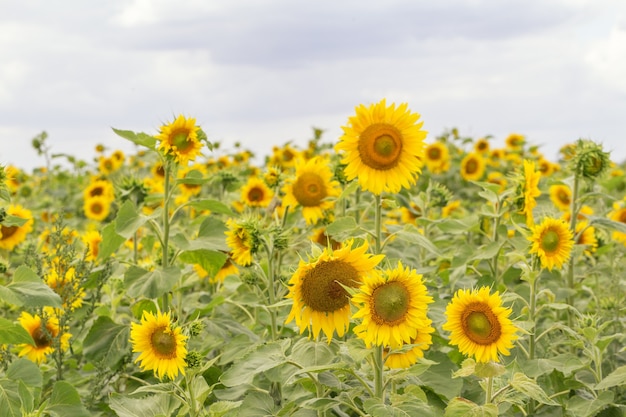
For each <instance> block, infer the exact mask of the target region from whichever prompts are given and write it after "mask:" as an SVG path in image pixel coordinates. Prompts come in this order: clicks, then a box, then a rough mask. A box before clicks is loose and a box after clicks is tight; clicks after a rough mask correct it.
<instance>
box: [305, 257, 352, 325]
mask: <svg viewBox="0 0 626 417" xmlns="http://www.w3.org/2000/svg"><path fill="white" fill-rule="evenodd" d="M360 281H361V280H360V278H359V273H358V271H357V270H356V269H355V268H354V267H353V266H352V265H350V264H349V263H347V262H344V261H341V260H332V261H326V262H321V263H319V264H318V265H316V266H315V267H314V268H312V269H310V270H309V271H307V273H306V274H305V275H304V278H303V279H302V298H303V301H304V304H305V305H307V306H308V307H309V308H311V309H312V310H314V311H322V312H327V313H331V312H333V311H335V310H339V309H341V308H343V307H345V306H346V305H348V302H349V295H348V293H347V292H346V290H345V289H343V287H342V286H341V285H345V286H346V287H352V288H356V287H357V286H358V285H359V284H360Z"/></svg>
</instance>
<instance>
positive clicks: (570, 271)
mask: <svg viewBox="0 0 626 417" xmlns="http://www.w3.org/2000/svg"><path fill="white" fill-rule="evenodd" d="M578 182H579V180H578V172H575V173H574V189H573V190H572V205H571V209H570V216H571V218H570V226H569V227H570V230H571V231H572V234H574V233H575V231H576V220H577V217H578V207H577V204H576V200H578ZM567 286H568V288H569V289H570V290H571V291H574V257H573V256H570V259H569V263H568V268H567ZM567 304H569V305H570V306H572V307H574V296H573V295H572V294H569V295H568V296H567ZM567 325H568V326H569V328H570V329H571V328H573V326H574V317H573V316H572V312H571V310H570V309H568V310H567Z"/></svg>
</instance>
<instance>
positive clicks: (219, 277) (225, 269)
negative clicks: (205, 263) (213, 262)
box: [193, 256, 239, 284]
mask: <svg viewBox="0 0 626 417" xmlns="http://www.w3.org/2000/svg"><path fill="white" fill-rule="evenodd" d="M193 269H194V270H195V271H196V273H197V274H198V277H200V278H206V277H208V276H209V273H208V272H207V270H206V269H204V268H203V267H202V265H200V264H194V266H193ZM238 274H239V268H237V265H235V264H234V263H233V261H232V260H231V258H230V256H229V257H228V258H227V259H226V262H224V265H222V267H221V268H220V270H219V271H217V273H216V274H215V275H214V276H212V277H210V278H209V282H210V283H211V284H216V283H218V282H224V279H225V278H226V277H227V276H229V275H238Z"/></svg>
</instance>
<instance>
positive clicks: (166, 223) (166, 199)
mask: <svg viewBox="0 0 626 417" xmlns="http://www.w3.org/2000/svg"><path fill="white" fill-rule="evenodd" d="M164 171H165V180H164V185H163V189H164V190H163V241H162V249H163V251H162V258H161V266H162V267H163V269H166V268H167V267H168V266H169V246H168V245H169V237H170V216H169V203H170V191H171V190H170V175H171V173H172V165H171V162H170V161H169V160H166V161H165V166H164ZM168 310H169V294H168V293H165V294H163V311H168Z"/></svg>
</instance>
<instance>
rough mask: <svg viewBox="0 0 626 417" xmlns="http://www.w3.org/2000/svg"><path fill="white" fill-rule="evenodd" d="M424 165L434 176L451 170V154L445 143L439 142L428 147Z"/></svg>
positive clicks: (425, 152)
mask: <svg viewBox="0 0 626 417" xmlns="http://www.w3.org/2000/svg"><path fill="white" fill-rule="evenodd" d="M424 163H425V164H426V168H428V170H429V171H430V172H432V173H433V174H441V173H442V172H446V171H447V170H448V169H450V152H448V146H446V144H445V143H443V142H440V141H437V142H434V143H431V144H429V145H427V146H426V150H425V151H424Z"/></svg>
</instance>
